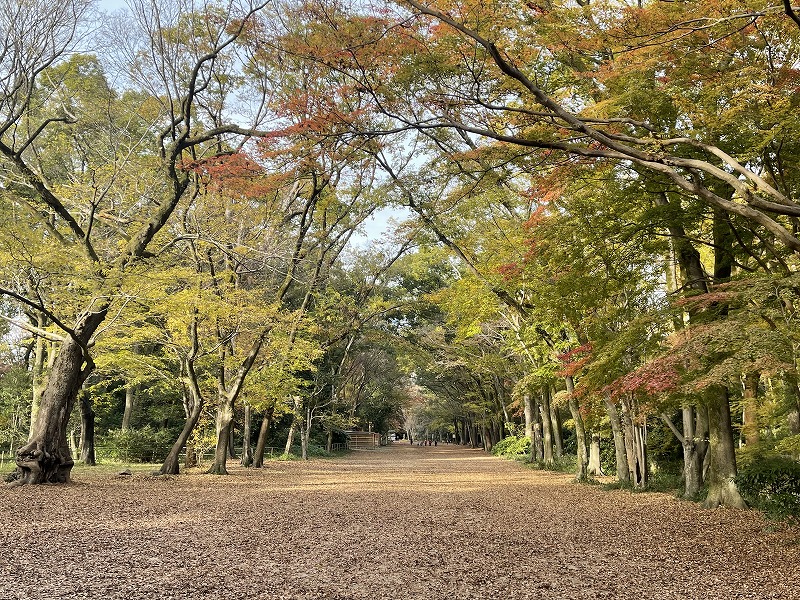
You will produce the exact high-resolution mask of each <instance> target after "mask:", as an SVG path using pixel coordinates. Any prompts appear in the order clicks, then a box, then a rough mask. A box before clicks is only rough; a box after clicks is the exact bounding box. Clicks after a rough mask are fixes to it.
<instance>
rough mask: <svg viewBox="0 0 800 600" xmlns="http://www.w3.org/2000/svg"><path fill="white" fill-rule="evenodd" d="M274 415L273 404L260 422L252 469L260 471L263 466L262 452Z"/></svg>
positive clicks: (265, 445)
mask: <svg viewBox="0 0 800 600" xmlns="http://www.w3.org/2000/svg"><path fill="white" fill-rule="evenodd" d="M274 414H275V405H274V404H273V405H272V406H270V407H269V408H268V409H267V412H266V413H264V419H263V420H262V421H261V428H260V429H259V430H258V441H257V442H256V451H255V456H253V467H254V468H256V469H260V468H261V467H263V466H264V450H265V449H266V447H267V435H268V434H269V427H270V425H272V417H273V415H274Z"/></svg>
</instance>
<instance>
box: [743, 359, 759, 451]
mask: <svg viewBox="0 0 800 600" xmlns="http://www.w3.org/2000/svg"><path fill="white" fill-rule="evenodd" d="M759 379H761V375H760V373H747V374H746V375H745V377H744V398H743V405H744V407H743V411H742V438H744V443H745V444H746V445H747V446H749V447H750V448H754V447H756V446H758V444H759V442H760V441H761V435H760V427H759V424H758V382H759Z"/></svg>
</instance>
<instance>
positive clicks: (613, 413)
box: [603, 396, 631, 484]
mask: <svg viewBox="0 0 800 600" xmlns="http://www.w3.org/2000/svg"><path fill="white" fill-rule="evenodd" d="M603 402H604V403H605V405H606V413H608V420H609V422H610V423H611V433H612V434H613V436H614V456H615V458H616V466H617V480H619V482H620V483H624V484H630V482H631V474H630V471H629V470H628V456H627V454H626V453H625V434H624V433H623V430H622V421H621V420H620V417H619V411H618V410H617V405H616V404H615V403H614V401H613V400H612V399H611V398H609V397H608V396H604V397H603Z"/></svg>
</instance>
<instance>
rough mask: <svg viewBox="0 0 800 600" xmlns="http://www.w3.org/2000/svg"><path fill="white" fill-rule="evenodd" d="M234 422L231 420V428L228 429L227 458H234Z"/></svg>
mask: <svg viewBox="0 0 800 600" xmlns="http://www.w3.org/2000/svg"><path fill="white" fill-rule="evenodd" d="M235 433H236V422H235V421H234V420H233V419H231V426H230V428H229V429H228V458H236V435H235Z"/></svg>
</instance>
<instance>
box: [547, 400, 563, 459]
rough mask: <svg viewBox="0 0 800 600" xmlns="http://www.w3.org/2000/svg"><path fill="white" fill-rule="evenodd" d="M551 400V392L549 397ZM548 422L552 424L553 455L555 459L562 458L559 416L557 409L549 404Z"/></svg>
mask: <svg viewBox="0 0 800 600" xmlns="http://www.w3.org/2000/svg"><path fill="white" fill-rule="evenodd" d="M549 397H551V398H552V390H551V395H550V396H549ZM550 422H551V423H552V424H553V453H554V454H555V456H556V458H561V457H562V456H564V440H563V438H562V436H561V416H560V415H559V414H558V408H556V406H555V405H554V404H553V403H552V402H551V403H550Z"/></svg>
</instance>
